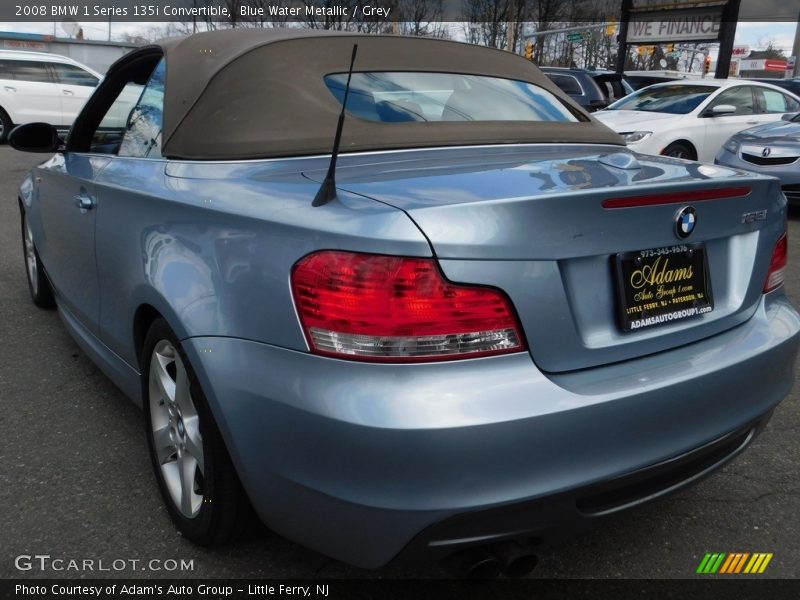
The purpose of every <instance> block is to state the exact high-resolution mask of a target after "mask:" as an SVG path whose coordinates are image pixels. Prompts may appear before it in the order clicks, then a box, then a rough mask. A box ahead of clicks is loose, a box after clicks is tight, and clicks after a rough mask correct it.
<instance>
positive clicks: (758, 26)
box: [0, 21, 797, 58]
mask: <svg viewBox="0 0 800 600" xmlns="http://www.w3.org/2000/svg"><path fill="white" fill-rule="evenodd" d="M80 25H81V27H83V32H84V35H85V36H86V38H87V39H98V40H105V39H108V29H109V24H108V23H96V22H95V23H89V22H85V23H81V24H80ZM154 25H156V24H155V23H129V22H126V23H123V22H118V23H111V39H117V40H118V39H120V38H121V37H122V36H123V35H125V34H126V33H129V34H132V35H136V34H137V33H138V32H142V31H143V30H147V29H151V28H152V27H153V26H154ZM796 27H797V24H796V23H787V22H775V23H768V22H763V21H760V22H750V23H739V24H738V26H737V28H736V44H746V45H749V46H750V49H751V50H760V49H763V48H764V47H766V45H767V44H768V43H769V42H770V41H772V42H773V45H774V46H776V47H778V48H781V49H783V50H784V52H785V53H786V55H787V56H789V55H790V54H791V53H792V44H793V43H794V35H795V28H796ZM54 30H55V33H56V34H57V36H58V37H66V34H65V32H64V30H63V29H62V27H61V24H60V23H22V22H20V23H11V22H3V21H0V31H13V32H23V33H44V34H50V35H52V34H53V33H54ZM712 58H715V54H714V53H713V52H712Z"/></svg>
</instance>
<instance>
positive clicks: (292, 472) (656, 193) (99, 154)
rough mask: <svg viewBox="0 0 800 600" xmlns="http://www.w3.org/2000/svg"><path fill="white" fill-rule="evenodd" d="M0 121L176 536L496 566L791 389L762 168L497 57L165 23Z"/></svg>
mask: <svg viewBox="0 0 800 600" xmlns="http://www.w3.org/2000/svg"><path fill="white" fill-rule="evenodd" d="M126 90H127V92H126ZM131 90H134V91H136V92H137V94H138V98H139V99H138V102H137V103H136V106H135V107H134V108H133V110H132V111H131V112H130V116H129V117H128V119H127V124H126V126H125V127H124V128H119V127H115V126H114V125H113V123H109V122H107V121H104V119H105V116H106V115H108V114H111V113H113V111H114V106H115V102H116V101H117V100H118V99H119V98H126V97H129V95H130V92H131ZM11 143H12V144H13V145H14V146H15V147H16V148H18V149H21V150H29V151H41V152H48V153H50V154H53V156H52V157H51V158H49V159H48V160H47V161H46V162H44V163H42V164H41V165H39V166H37V167H36V168H34V169H33V171H32V172H31V173H30V175H29V176H28V177H27V178H26V179H25V180H24V182H23V183H22V186H21V188H20V193H19V205H20V209H21V214H22V237H23V242H24V250H25V261H26V266H27V273H28V277H29V284H30V291H31V295H32V297H33V300H34V302H35V303H36V304H37V305H39V306H48V305H52V304H55V305H56V306H57V307H58V310H59V313H60V315H61V316H62V318H63V321H64V323H65V324H66V326H67V328H68V329H69V330H70V332H71V333H72V334H73V335H74V337H75V338H76V340H78V342H79V344H80V345H81V346H82V347H83V349H84V350H85V352H86V353H87V354H89V355H90V356H91V357H92V359H93V360H94V361H96V362H97V364H98V365H99V366H100V367H101V368H102V369H103V371H104V372H105V373H106V374H107V375H108V376H109V377H110V378H111V379H112V380H113V381H114V382H115V383H116V384H117V385H118V386H119V387H120V388H121V389H122V390H124V391H125V393H126V394H127V395H129V396H130V397H131V398H132V399H134V400H135V401H136V402H137V403H140V404H141V405H142V407H143V412H144V420H145V424H146V432H147V440H148V443H149V446H150V452H151V455H152V460H153V466H154V470H155V474H156V479H157V481H158V486H159V488H160V490H161V493H162V495H163V497H164V501H165V503H166V505H167V507H168V509H169V512H170V514H171V516H172V518H173V520H174V521H175V523H176V525H177V527H178V528H179V529H180V530H181V531H182V532H183V533H184V534H185V535H186V536H187V537H188V538H190V539H192V540H194V541H196V542H199V543H201V544H215V543H220V542H224V541H227V540H230V539H232V538H234V537H235V536H236V534H237V533H238V532H239V531H241V529H242V527H243V526H244V523H245V522H246V518H247V517H248V515H249V514H250V513H251V511H252V510H253V509H254V511H255V513H256V514H257V516H258V517H259V518H260V519H261V520H263V521H264V523H266V524H267V525H268V526H269V527H270V528H271V529H273V530H275V531H277V532H279V533H281V534H283V535H285V536H286V537H288V538H290V539H293V540H296V541H298V542H301V543H302V544H305V545H307V546H309V547H311V548H314V549H316V550H318V551H320V552H324V553H326V554H328V555H330V556H333V557H336V558H339V559H341V560H344V561H348V562H350V563H352V564H355V565H359V566H362V567H378V566H381V565H384V564H386V563H387V562H389V561H391V560H393V559H394V558H396V557H405V556H427V557H431V558H437V557H444V556H449V555H455V554H459V555H462V556H463V554H461V553H463V552H470V553H471V555H472V556H473V557H476V556H477V557H480V556H481V555H482V554H481V553H483V552H486V553H487V554H486V555H485V556H487V557H488V556H489V554H488V552H489V551H491V552H492V553H493V554H492V556H500V557H504V558H502V560H499V559H498V560H495V559H494V558H486V560H484V561H481V560H476V561H475V562H473V563H469V564H472V565H478V564H482V565H484V566H486V565H490V566H492V565H494V566H495V567H496V568H497V569H500V568H501V567H503V566H504V568H505V569H506V572H508V573H515V572H516V573H518V572H520V571H524V568H523V567H524V566H525V565H528V566H529V565H530V564H532V562H531V560H530V558H531V557H530V553H532V552H533V550H530V549H529V548H530V545H531V544H535V543H541V542H545V543H550V541H551V540H554V539H557V538H558V537H559V536H561V535H563V534H565V533H568V532H572V531H574V530H577V529H580V528H582V527H584V526H588V525H592V524H594V523H596V522H598V521H600V520H601V518H602V517H604V516H606V515H611V514H613V513H616V512H618V511H621V510H623V509H625V508H628V507H631V506H634V505H638V504H641V503H642V502H645V501H647V500H650V499H653V498H656V497H659V496H661V495H663V494H665V493H667V492H671V491H673V490H676V489H679V488H681V487H682V486H684V485H686V484H689V483H691V482H693V481H696V480H697V479H699V478H701V477H702V476H704V475H706V474H708V473H709V472H711V471H713V470H714V469H716V468H718V467H719V466H721V465H722V464H724V463H725V462H726V461H728V460H729V459H731V458H732V457H734V456H736V455H737V454H738V453H739V452H741V451H742V450H743V449H744V448H745V447H746V446H747V445H748V444H749V443H750V442H751V441H752V440H753V438H754V436H755V435H756V434H757V433H758V432H759V431H760V430H761V428H762V427H763V425H764V424H765V423H766V421H767V419H768V418H769V416H770V414H771V412H772V410H773V409H774V408H775V406H776V404H777V403H778V402H780V401H781V399H782V398H783V397H784V396H785V395H786V394H787V392H788V391H789V389H790V386H791V384H792V371H793V364H794V359H795V354H796V351H797V344H798V332H799V331H800V318H799V317H798V314H797V313H796V312H795V310H794V308H792V306H791V305H790V303H789V302H788V300H787V298H786V296H785V294H784V291H783V286H782V283H783V277H784V271H785V265H786V257H787V239H786V199H785V198H784V196H783V194H782V193H781V190H780V188H779V184H778V182H777V181H776V180H774V179H771V178H767V177H762V176H759V175H753V174H748V173H745V172H742V171H737V170H733V169H727V168H723V167H720V166H710V165H700V164H697V163H692V162H687V161H681V160H675V159H671V158H666V157H654V156H644V155H636V154H634V153H632V152H630V151H629V150H627V149H626V148H625V145H624V143H623V141H622V140H621V138H619V137H618V136H617V135H616V134H614V133H613V132H611V131H610V130H608V129H606V128H605V127H604V126H603V125H601V124H599V123H597V122H596V121H594V120H593V119H592V118H591V117H590V116H589V115H588V114H587V113H585V112H584V111H583V110H582V109H581V108H580V107H578V106H577V105H575V104H574V103H573V102H572V101H571V100H570V99H569V98H568V97H567V96H565V95H564V94H563V93H562V92H561V91H560V90H559V89H558V88H557V87H555V85H554V84H552V83H551V82H550V80H549V79H547V78H546V77H544V76H543V75H542V74H541V73H540V72H539V71H538V69H537V68H536V67H534V66H533V65H532V64H531V63H530V62H529V61H526V60H524V59H523V58H522V57H519V56H515V55H513V54H510V53H507V52H502V51H498V50H493V49H487V48H481V47H477V46H470V45H466V44H460V43H455V42H449V41H442V40H432V39H422V38H404V37H392V36H366V35H353V34H342V33H340V34H320V33H318V32H309V31H305V30H299V29H293V30H279V29H276V30H230V31H219V32H212V33H208V34H200V35H196V36H192V37H188V38H182V39H171V40H167V41H164V42H162V43H158V44H155V45H152V46H148V47H145V48H141V49H139V50H136V51H134V52H132V53H131V54H129V55H127V56H125V57H124V58H122V59H121V60H120V61H119V62H117V63H116V64H115V65H114V66H113V67H112V68H111V70H110V71H109V73H108V75H107V77H106V78H105V79H104V80H103V82H102V83H101V84H100V86H99V87H98V89H97V91H96V92H95V94H94V95H93V96H92V97H91V99H90V100H89V101H88V103H87V104H86V106H85V108H84V109H83V112H82V113H81V114H80V116H79V117H78V119H77V121H76V122H75V124H74V125H73V127H72V129H71V131H70V133H69V136H68V139H67V140H66V141H61V140H60V139H59V138H58V136H57V135H56V133H55V131H54V130H53V129H52V128H50V127H49V125H46V124H42V123H39V124H28V125H24V126H20V127H18V128H17V129H16V130H14V132H12V134H11ZM337 155H338V162H337V160H336V158H337ZM520 557H522V558H520ZM520 561H522V562H520ZM501 563H502V564H501Z"/></svg>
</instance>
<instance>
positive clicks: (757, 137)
mask: <svg viewBox="0 0 800 600" xmlns="http://www.w3.org/2000/svg"><path fill="white" fill-rule="evenodd" d="M714 162H715V163H716V164H719V165H726V166H728V167H737V168H740V169H747V170H748V171H754V172H756V173H761V174H763V175H772V176H773V177H777V178H778V179H780V181H781V189H782V190H783V193H784V194H786V199H787V200H788V201H789V204H790V205H794V206H800V113H797V114H791V115H786V116H785V117H784V119H783V120H782V121H778V122H777V123H767V124H766V125H759V126H758V127H752V128H751V129H745V130H744V131H742V132H740V133H737V134H736V135H734V136H731V138H730V139H729V140H728V141H726V142H725V144H724V145H723V146H722V148H721V149H720V151H719V153H718V154H717V157H716V158H715V159H714Z"/></svg>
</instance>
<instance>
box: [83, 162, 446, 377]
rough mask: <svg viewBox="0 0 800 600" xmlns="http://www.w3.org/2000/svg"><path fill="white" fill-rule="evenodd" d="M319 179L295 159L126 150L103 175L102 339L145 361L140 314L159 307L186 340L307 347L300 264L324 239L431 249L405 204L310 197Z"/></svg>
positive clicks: (331, 244) (397, 249)
mask: <svg viewBox="0 0 800 600" xmlns="http://www.w3.org/2000/svg"><path fill="white" fill-rule="evenodd" d="M317 188H318V184H316V183H314V182H312V181H309V180H307V179H305V178H303V177H302V176H301V175H300V174H299V173H298V170H297V169H296V168H295V167H294V165H293V163H292V161H288V162H281V161H271V162H252V163H225V164H210V163H183V164H176V163H167V162H166V161H159V160H147V159H128V158H117V159H115V160H113V161H112V162H111V164H109V166H108V167H107V168H106V169H105V170H104V171H103V172H102V173H101V174H100V175H99V177H98V180H97V194H98V213H97V234H96V235H97V242H96V243H97V269H98V277H99V281H100V290H101V309H100V332H101V337H102V339H103V342H104V343H105V344H106V345H108V346H109V348H110V349H111V350H113V351H114V352H115V353H117V354H118V355H119V356H120V357H122V358H123V359H124V360H125V361H126V362H128V363H129V364H130V365H133V366H138V357H137V356H136V350H135V344H134V315H135V314H136V311H137V309H138V308H139V307H141V306H142V305H146V304H147V305H151V306H153V307H154V308H155V309H156V310H158V311H159V312H160V313H161V314H162V315H163V316H164V317H165V318H166V319H167V321H168V322H169V323H170V325H171V326H172V328H173V329H174V330H175V332H176V334H177V335H178V337H179V338H181V339H185V338H190V337H195V336H228V337H237V338H244V339H250V340H256V341H260V342H265V343H269V344H274V345H278V346H283V347H286V348H292V349H296V350H306V349H307V345H306V341H305V339H304V336H303V334H302V331H301V329H300V326H299V323H298V320H297V316H296V313H295V309H294V304H293V301H292V296H291V290H290V272H291V267H292V265H293V264H294V263H295V262H296V261H297V260H298V259H299V258H301V257H302V256H304V255H305V254H308V253H310V252H313V251H314V250H318V249H321V248H333V249H348V250H354V251H359V250H360V251H370V252H385V253H387V254H406V255H412V256H430V255H431V251H430V247H429V245H428V243H427V241H426V239H425V238H424V236H423V235H422V234H421V233H420V231H419V230H418V229H417V228H416V227H415V226H414V224H413V223H412V222H411V221H410V219H408V217H407V216H406V215H405V214H403V213H402V212H401V211H399V210H397V209H394V208H391V207H389V206H387V205H385V204H381V203H378V202H374V201H372V200H367V199H364V198H362V197H360V196H357V195H354V194H347V193H341V194H340V195H339V198H338V199H336V200H334V201H332V202H330V203H329V204H327V205H325V206H322V207H317V208H315V207H312V206H311V201H312V199H313V197H314V194H315V193H316V191H317Z"/></svg>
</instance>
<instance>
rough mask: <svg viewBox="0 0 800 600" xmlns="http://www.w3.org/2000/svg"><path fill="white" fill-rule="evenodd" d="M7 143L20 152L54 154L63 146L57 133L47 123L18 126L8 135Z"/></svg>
mask: <svg viewBox="0 0 800 600" xmlns="http://www.w3.org/2000/svg"><path fill="white" fill-rule="evenodd" d="M8 143H9V145H10V146H11V147H12V148H14V150H19V151H20V152H56V151H57V150H58V149H59V148H61V147H62V146H63V141H62V140H61V138H60V137H58V131H56V128H55V127H53V126H52V125H50V124H49V123H27V124H25V125H18V126H17V127H15V128H14V129H12V130H11V133H9V134H8Z"/></svg>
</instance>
